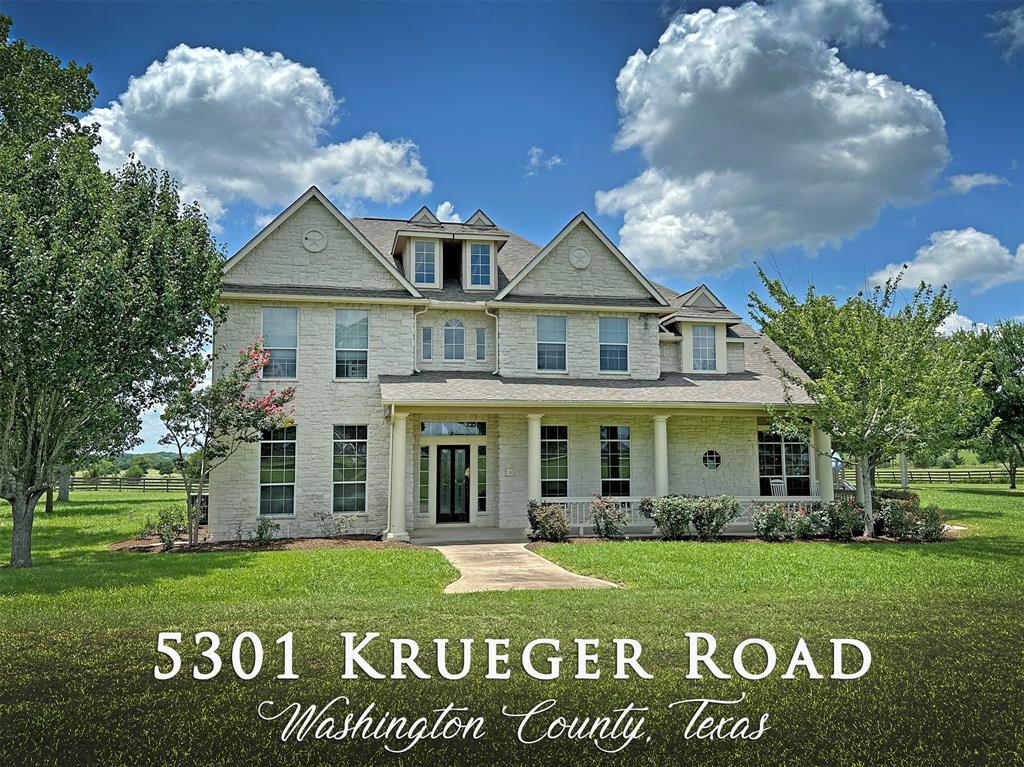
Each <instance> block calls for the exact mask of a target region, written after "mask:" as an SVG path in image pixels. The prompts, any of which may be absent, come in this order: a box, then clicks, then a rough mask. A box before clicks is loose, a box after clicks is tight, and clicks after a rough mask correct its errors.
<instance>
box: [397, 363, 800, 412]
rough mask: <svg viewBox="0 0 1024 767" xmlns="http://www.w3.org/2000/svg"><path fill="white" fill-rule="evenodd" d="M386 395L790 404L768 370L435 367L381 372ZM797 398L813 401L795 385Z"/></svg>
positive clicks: (432, 401)
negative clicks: (556, 372) (648, 376)
mask: <svg viewBox="0 0 1024 767" xmlns="http://www.w3.org/2000/svg"><path fill="white" fill-rule="evenodd" d="M380 390H381V399H382V400H383V401H384V402H385V403H386V404H397V405H406V404H408V405H430V406H438V405H452V406H465V405H472V404H490V405H507V406H517V405H518V406H522V405H538V406H543V405H553V404H557V405H561V406H581V407H587V406H606V405H615V406H621V407H638V406H647V407H649V406H658V407H700V406H707V407H744V408H751V407H755V408H758V407H762V406H764V405H765V404H774V405H785V404H787V403H786V399H785V396H784V391H783V386H782V381H781V380H780V379H779V378H778V377H772V376H769V375H767V374H765V373H759V372H750V371H748V372H745V373H729V374H727V375H709V374H694V373H665V374H663V375H662V377H661V378H660V379H659V380H657V381H636V380H605V379H579V378H508V377H500V376H495V375H492V374H490V373H464V372H432V373H420V374H417V375H411V376H381V377H380ZM790 394H791V395H792V400H791V402H792V403H795V404H811V401H810V400H809V399H808V398H807V397H806V395H804V393H803V392H802V391H799V390H796V389H793V390H791V392H790Z"/></svg>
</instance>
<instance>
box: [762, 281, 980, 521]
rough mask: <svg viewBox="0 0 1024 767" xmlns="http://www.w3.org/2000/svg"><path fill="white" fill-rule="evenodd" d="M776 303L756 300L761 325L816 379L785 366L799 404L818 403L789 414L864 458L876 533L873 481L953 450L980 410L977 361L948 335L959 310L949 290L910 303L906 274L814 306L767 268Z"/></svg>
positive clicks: (861, 475) (770, 298)
mask: <svg viewBox="0 0 1024 767" xmlns="http://www.w3.org/2000/svg"><path fill="white" fill-rule="evenodd" d="M758 272H759V274H760V277H761V281H762V282H763V283H764V286H765V288H766V290H767V294H768V295H767V297H765V298H762V297H761V296H759V295H758V294H757V293H751V294H750V296H749V301H750V309H751V313H752V315H753V317H754V320H755V321H756V322H757V323H759V324H760V326H761V329H762V331H763V332H764V333H766V334H767V335H768V336H769V337H770V338H771V339H772V340H774V341H775V342H776V343H777V344H778V345H779V346H780V347H781V348H782V349H783V350H784V351H785V352H786V353H787V354H788V355H789V356H790V357H792V358H793V360H794V361H795V362H796V363H797V364H798V365H799V366H800V367H801V368H802V369H803V370H804V371H805V372H806V373H807V374H808V377H807V378H805V377H803V376H800V375H798V374H797V373H796V372H795V371H793V370H792V369H791V367H789V366H787V365H785V364H784V362H783V361H782V360H775V362H776V364H777V366H778V367H779V370H780V371H781V375H782V377H783V381H784V382H785V384H786V387H787V399H789V401H790V402H792V401H793V400H792V398H791V394H792V390H793V388H794V387H799V388H801V389H803V391H805V392H806V393H807V395H808V396H809V397H810V398H811V400H812V401H813V402H814V404H815V407H812V408H806V409H800V408H796V407H789V408H786V410H785V412H783V413H781V414H780V419H782V420H783V421H788V422H789V423H790V428H796V427H797V424H798V423H800V424H804V425H806V424H808V423H810V424H813V425H814V426H817V427H818V428H820V429H821V430H822V431H825V432H828V433H829V434H831V435H832V440H833V447H834V448H835V449H836V450H838V451H840V452H841V453H844V454H846V455H850V456H853V457H855V458H856V460H857V474H858V476H857V485H858V488H859V489H860V490H861V491H862V497H863V503H864V532H865V534H866V535H873V534H874V510H873V508H872V499H871V492H870V487H871V476H872V470H873V469H874V467H875V466H877V465H878V464H879V463H882V462H883V461H888V460H892V459H893V458H894V457H895V456H896V455H898V454H899V453H900V452H901V451H904V450H906V451H911V452H912V451H914V450H915V449H917V448H919V447H921V446H923V445H926V444H927V445H935V444H947V443H949V442H951V441H952V440H953V439H954V437H955V436H956V435H958V434H959V433H961V432H962V430H963V428H964V425H965V424H966V423H967V422H968V421H969V420H970V418H971V417H972V414H973V413H974V412H976V410H977V407H978V403H979V402H980V399H981V393H980V392H979V391H978V389H977V388H976V387H975V386H974V383H973V380H972V369H973V368H972V361H970V360H963V359H961V356H960V355H959V354H958V353H957V352H956V350H957V347H956V345H955V344H953V343H952V342H950V341H949V339H946V338H944V337H943V336H941V335H940V334H939V332H938V329H939V325H940V324H941V323H942V321H943V320H944V319H945V318H946V317H948V316H949V315H950V314H952V313H953V311H955V310H956V303H955V302H954V301H953V300H952V299H951V298H950V296H949V293H948V291H947V290H946V288H940V289H939V290H937V291H935V290H932V289H931V288H930V287H928V286H927V285H924V284H922V285H921V286H920V287H918V289H917V290H916V291H915V292H914V293H913V295H912V296H911V297H910V298H909V300H907V301H905V302H901V301H900V294H899V292H898V288H899V278H895V279H890V280H888V281H887V282H886V284H885V285H883V286H879V287H876V288H875V289H874V290H872V291H871V292H868V293H858V294H857V295H855V296H851V297H850V298H848V299H847V300H846V301H844V302H843V303H842V304H839V303H837V302H836V299H835V298H833V297H832V296H825V295H819V294H818V293H817V292H816V291H815V289H814V286H813V285H812V286H810V287H809V288H808V290H807V294H806V296H805V297H804V300H803V301H801V300H799V299H798V298H797V297H796V296H794V295H792V294H791V293H790V292H789V290H788V289H787V288H786V287H785V286H784V285H783V283H782V282H781V281H780V280H773V279H770V278H769V277H768V276H767V275H766V274H765V273H764V271H763V270H761V269H759V270H758Z"/></svg>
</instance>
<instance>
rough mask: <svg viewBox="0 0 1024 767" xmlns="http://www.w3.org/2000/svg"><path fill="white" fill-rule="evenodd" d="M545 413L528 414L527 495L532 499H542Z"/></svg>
mask: <svg viewBox="0 0 1024 767" xmlns="http://www.w3.org/2000/svg"><path fill="white" fill-rule="evenodd" d="M543 417H544V416H543V415H539V414H537V413H530V414H529V415H527V416H526V495H527V499H528V500H531V501H539V500H540V419H541V418H543Z"/></svg>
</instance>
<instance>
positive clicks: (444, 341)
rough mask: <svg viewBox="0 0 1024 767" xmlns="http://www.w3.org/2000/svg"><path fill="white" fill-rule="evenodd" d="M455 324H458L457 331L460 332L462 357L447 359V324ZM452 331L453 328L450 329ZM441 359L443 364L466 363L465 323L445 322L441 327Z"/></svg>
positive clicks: (453, 320)
mask: <svg viewBox="0 0 1024 767" xmlns="http://www.w3.org/2000/svg"><path fill="white" fill-rule="evenodd" d="M449 322H457V323H459V329H460V330H462V344H461V346H462V356H461V357H449V356H448V339H447V337H446V336H447V335H448V330H449V328H448V323H449ZM451 329H452V330H453V331H454V330H455V327H454V326H452V328H451ZM441 357H442V359H443V360H444V361H445V362H465V361H466V323H465V322H463V321H462V320H456V319H451V320H445V322H444V325H442V326H441Z"/></svg>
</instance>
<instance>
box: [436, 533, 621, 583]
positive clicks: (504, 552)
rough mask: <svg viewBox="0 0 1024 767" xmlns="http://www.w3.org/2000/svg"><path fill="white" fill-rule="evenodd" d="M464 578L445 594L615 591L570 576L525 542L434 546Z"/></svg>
mask: <svg viewBox="0 0 1024 767" xmlns="http://www.w3.org/2000/svg"><path fill="white" fill-rule="evenodd" d="M434 548H435V549H437V550H438V551H440V552H441V553H442V554H444V555H445V557H447V559H448V561H449V562H451V563H452V564H453V565H455V567H457V568H458V570H459V572H460V573H462V577H461V578H459V579H458V580H457V581H455V583H450V584H448V586H447V587H446V588H445V590H444V592H445V593H446V594H466V593H468V592H471V591H512V590H515V589H615V588H618V586H616V585H615V584H614V583H609V582H608V581H602V580H599V579H598V578H588V577H587V576H585V575H577V574H576V573H570V572H569V571H568V570H564V569H563V568H561V567H559V566H558V565H556V564H555V563H554V562H551V561H549V560H547V559H544V557H542V556H539V555H537V554H534V553H533V552H532V551H530V550H529V549H527V548H526V544H523V543H475V544H461V545H457V544H456V545H451V544H449V545H441V546H434Z"/></svg>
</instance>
